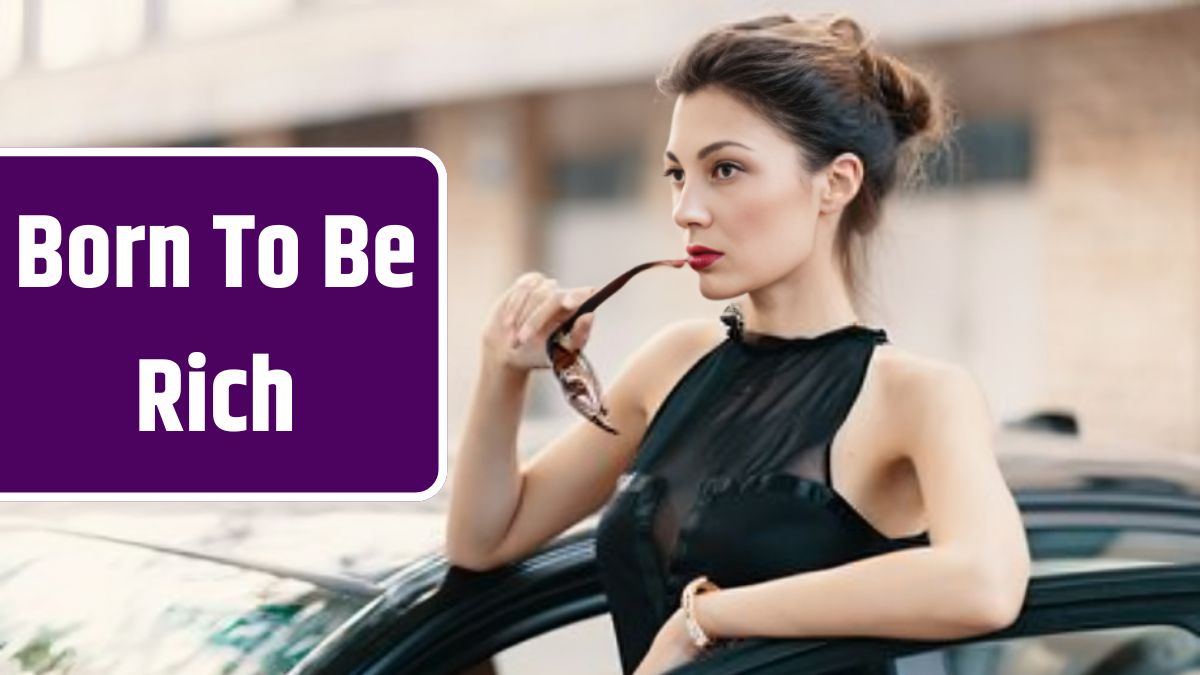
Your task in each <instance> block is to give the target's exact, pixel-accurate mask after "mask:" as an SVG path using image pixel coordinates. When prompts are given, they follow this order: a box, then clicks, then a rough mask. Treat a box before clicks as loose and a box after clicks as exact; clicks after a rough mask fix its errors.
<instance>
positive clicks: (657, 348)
mask: <svg viewBox="0 0 1200 675" xmlns="http://www.w3.org/2000/svg"><path fill="white" fill-rule="evenodd" d="M714 323H715V322H713V321H708V320H703V321H701V320H688V321H680V322H676V323H674V324H671V325H668V326H667V327H665V328H663V329H662V330H660V331H659V332H658V333H657V334H655V335H654V336H653V337H651V338H650V340H648V341H647V342H646V343H645V344H643V345H642V346H641V347H640V348H639V349H638V350H637V351H636V352H635V353H634V354H633V355H631V356H630V358H629V360H628V361H627V362H626V363H625V365H624V367H623V368H622V369H621V370H620V371H619V372H618V373H616V375H615V376H614V378H613V380H612V383H611V388H609V389H608V391H607V392H606V394H605V399H606V401H607V403H608V407H609V419H610V420H611V421H612V423H613V426H614V427H615V428H616V429H617V430H618V431H619V432H620V433H619V434H617V435H613V434H609V433H607V432H605V431H602V430H600V429H598V428H597V427H596V426H595V425H594V424H592V423H591V422H588V421H587V420H583V419H579V420H577V421H576V422H574V423H573V424H572V426H571V428H570V429H569V430H567V431H566V432H565V433H564V434H562V435H561V436H560V437H558V438H556V439H555V440H553V441H552V442H550V443H549V444H548V445H547V446H546V447H545V448H543V449H542V450H540V451H539V452H538V453H536V454H535V455H534V457H533V458H532V459H531V460H530V461H529V462H528V464H527V465H524V466H521V465H519V463H518V459H517V452H516V436H517V428H518V425H519V422H520V415H521V410H522V403H523V401H524V390H525V387H526V382H527V377H528V376H527V375H525V374H522V375H520V376H518V375H514V374H506V373H507V372H508V371H505V370H504V369H503V368H502V367H499V366H493V365H489V364H487V363H486V361H485V365H484V366H483V371H482V372H481V373H480V378H479V380H478V384H477V386H476V390H475V394H474V397H473V399H472V403H471V409H470V411H469V413H468V416H467V423H466V427H465V431H464V433H463V437H462V441H461V444H460V446H459V449H458V452H457V453H456V454H455V456H454V471H453V475H452V485H451V494H450V497H451V501H450V510H449V514H448V516H447V528H446V555H447V558H449V559H450V560H451V562H452V563H454V564H456V565H458V566H461V567H467V568H469V569H479V570H482V569H490V568H493V567H496V566H498V565H502V564H505V563H507V562H511V561H513V560H518V559H520V558H522V557H524V556H526V555H528V554H529V553H532V552H533V551H534V550H536V549H537V548H538V547H539V546H541V545H543V544H544V543H545V542H547V541H548V540H550V539H551V538H553V537H554V536H556V535H558V534H560V533H562V532H563V531H564V530H565V529H566V528H568V527H570V526H571V525H573V524H574V523H576V522H578V521H580V520H582V519H583V518H584V517H585V516H587V515H589V514H590V513H593V512H594V511H596V510H597V509H598V508H600V507H601V506H602V505H603V504H604V502H605V501H606V500H607V499H608V498H610V497H611V496H612V493H613V491H614V490H615V488H616V482H617V478H618V477H619V476H620V474H621V472H622V471H624V470H625V468H626V467H627V466H628V464H629V462H630V460H631V459H632V457H633V455H634V453H635V452H636V451H637V448H638V444H639V443H640V441H641V438H642V434H643V433H644V431H645V428H646V424H647V422H648V419H649V417H648V411H647V410H646V401H647V398H648V397H651V398H653V397H654V396H656V394H655V392H658V391H659V390H661V389H662V387H663V386H664V383H665V382H667V381H669V380H670V378H672V377H676V376H677V375H678V373H680V372H682V371H683V370H684V369H685V368H686V367H687V366H689V365H690V364H691V361H694V360H695V359H697V358H699V356H700V354H701V353H702V352H703V351H705V350H707V349H709V348H711V346H712V343H713V334H714V330H715V329H714V328H713V324H714ZM718 329H719V326H718ZM600 377H604V375H603V374H601V375H600ZM566 405H567V404H566V402H565V401H564V402H563V406H566Z"/></svg>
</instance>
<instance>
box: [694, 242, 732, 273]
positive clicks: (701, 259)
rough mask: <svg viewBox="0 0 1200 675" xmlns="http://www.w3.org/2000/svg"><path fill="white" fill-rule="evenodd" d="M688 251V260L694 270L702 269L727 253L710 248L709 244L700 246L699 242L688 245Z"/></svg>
mask: <svg viewBox="0 0 1200 675" xmlns="http://www.w3.org/2000/svg"><path fill="white" fill-rule="evenodd" d="M687 252H688V259H687V262H688V264H689V265H691V266H692V269H694V270H702V269H704V268H705V267H708V266H709V265H711V264H713V263H715V262H716V261H717V260H719V259H720V258H721V256H723V255H725V254H724V253H722V252H720V251H718V250H716V249H712V248H708V247H707V246H700V245H699V244H692V245H691V246H688V247H687Z"/></svg>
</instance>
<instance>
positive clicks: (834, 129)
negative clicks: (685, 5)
mask: <svg viewBox="0 0 1200 675" xmlns="http://www.w3.org/2000/svg"><path fill="white" fill-rule="evenodd" d="M656 84H657V85H658V89H659V91H661V92H662V93H663V94H665V95H668V96H676V95H681V94H690V93H692V92H695V91H697V90H699V89H701V88H703V87H706V86H716V87H719V88H720V89H722V90H723V91H725V92H727V93H729V94H731V95H733V96H735V97H737V98H738V99H739V100H741V101H743V102H744V103H746V104H747V105H749V106H750V107H752V108H754V109H755V110H757V111H758V112H759V113H761V114H762V115H764V116H765V117H766V118H767V119H768V120H770V121H771V122H772V123H773V124H775V125H776V126H777V127H778V128H779V129H781V130H782V131H783V132H785V133H786V134H787V135H788V136H790V137H791V138H792V139H793V140H794V141H795V142H796V143H797V144H798V145H799V146H800V148H801V154H802V157H803V162H804V164H805V167H806V168H807V169H808V170H809V171H816V170H818V169H821V168H823V167H825V166H827V165H828V164H829V162H830V161H832V160H833V159H834V158H835V157H837V156H838V155H839V154H841V153H843V152H852V153H854V154H855V155H857V156H858V158H859V159H860V160H861V161H862V163H863V180H862V185H861V187H860V188H859V191H858V193H857V194H856V195H855V197H854V199H853V200H852V201H851V202H850V203H849V204H848V205H847V206H846V209H845V211H844V212H843V214H842V220H841V222H840V223H839V225H838V231H837V236H836V244H835V248H836V251H835V253H836V255H838V257H839V258H840V260H841V263H842V270H843V274H844V276H845V280H846V283H847V285H848V287H849V288H850V291H851V294H852V296H857V291H858V289H859V287H860V286H861V282H860V281H859V279H858V273H857V269H856V268H857V264H856V262H855V256H856V253H862V252H863V251H862V250H860V249H861V247H858V248H856V246H855V245H854V244H855V242H856V241H857V240H860V239H863V238H864V237H865V235H867V234H869V233H870V232H872V231H873V230H874V229H875V228H876V226H877V225H878V222H879V218H880V213H881V204H882V201H883V198H884V197H885V196H886V195H887V194H888V193H889V192H890V191H891V189H892V188H893V187H894V185H895V184H896V182H897V175H898V174H901V173H903V174H904V175H905V178H906V180H909V179H913V178H916V177H917V176H918V175H919V172H920V166H921V161H920V160H921V157H922V155H923V154H924V153H925V151H926V150H928V149H930V148H932V147H934V146H936V145H938V144H939V143H940V141H941V140H942V139H943V137H944V136H945V135H946V133H947V131H948V129H949V127H950V125H951V118H952V114H951V111H950V109H949V107H948V106H947V105H946V104H945V103H944V101H943V100H942V97H941V96H940V93H939V91H938V90H937V89H936V88H935V83H934V82H933V80H932V79H931V78H929V77H928V76H926V75H921V74H918V73H917V72H916V71H915V70H913V69H912V68H910V67H909V66H907V65H905V64H904V63H902V62H900V60H898V59H897V58H895V57H893V56H890V55H888V54H885V53H883V52H882V51H880V50H879V49H878V48H877V47H876V46H875V45H874V44H873V40H871V39H868V38H867V37H866V36H865V35H864V33H863V30H862V28H861V27H860V26H859V24H858V23H857V22H856V21H854V20H853V19H851V18H849V17H847V16H844V15H840V14H819V15H816V16H813V17H810V18H799V17H796V16H794V15H792V14H789V13H779V14H770V15H766V16H761V17H758V18H755V19H751V20H748V21H741V22H737V23H730V24H722V25H720V26H718V27H716V28H714V29H712V30H710V31H709V32H707V33H705V34H704V35H702V36H700V37H699V38H698V39H696V41H695V42H693V43H692V44H691V45H690V46H689V47H688V48H686V49H685V50H684V51H683V52H682V53H680V54H679V55H678V56H677V57H676V58H675V59H674V60H673V61H672V62H671V64H670V65H669V66H668V67H667V69H666V70H665V71H664V72H663V73H662V74H660V75H659V76H658V78H657V82H656Z"/></svg>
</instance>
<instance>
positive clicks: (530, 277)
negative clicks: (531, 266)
mask: <svg viewBox="0 0 1200 675" xmlns="http://www.w3.org/2000/svg"><path fill="white" fill-rule="evenodd" d="M541 277H542V275H541V274H540V273H539V272H526V273H524V274H522V275H521V276H519V277H517V280H516V282H514V283H513V285H512V287H511V288H510V290H509V293H508V298H507V300H506V302H505V304H504V325H505V327H506V328H508V329H509V330H510V331H511V330H512V329H513V326H515V325H516V319H517V313H518V311H519V310H520V307H521V303H522V302H524V301H525V298H526V296H527V295H528V294H529V292H530V291H531V290H533V289H534V288H536V287H537V285H538V283H539V282H540V281H541Z"/></svg>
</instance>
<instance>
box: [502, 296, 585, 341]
mask: <svg viewBox="0 0 1200 675" xmlns="http://www.w3.org/2000/svg"><path fill="white" fill-rule="evenodd" d="M575 302H576V299H575V296H574V294H573V293H572V292H570V291H567V290H565V289H560V288H553V289H551V290H550V292H549V293H547V294H546V295H545V296H544V297H543V298H541V301H540V302H539V303H538V304H537V306H536V307H533V308H532V309H531V310H530V312H529V316H528V317H527V318H526V319H525V323H524V324H523V325H522V326H521V331H520V332H519V333H518V334H517V341H518V342H520V343H524V342H525V341H527V340H529V339H530V338H532V337H533V336H534V335H537V334H539V333H540V332H542V331H543V330H545V328H546V324H547V323H548V322H550V321H551V320H552V319H556V318H558V317H560V316H562V317H563V318H565V316H564V315H565V314H566V313H568V312H570V311H571V308H572V306H573V303H575Z"/></svg>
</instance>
